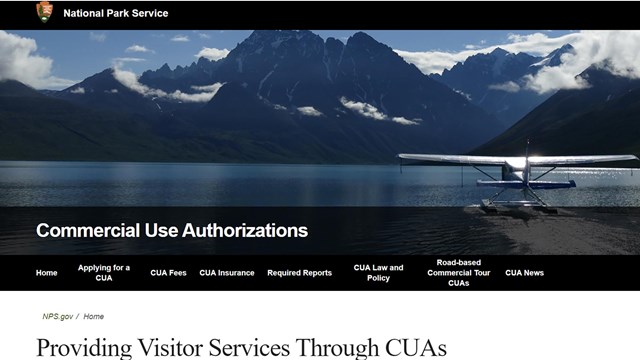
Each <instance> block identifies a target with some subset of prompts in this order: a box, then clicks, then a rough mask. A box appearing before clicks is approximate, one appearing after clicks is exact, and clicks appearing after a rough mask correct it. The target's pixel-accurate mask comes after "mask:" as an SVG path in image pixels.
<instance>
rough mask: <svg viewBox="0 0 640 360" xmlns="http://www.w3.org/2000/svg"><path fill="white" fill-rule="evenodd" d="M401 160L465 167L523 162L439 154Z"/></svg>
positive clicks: (508, 157) (401, 156)
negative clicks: (463, 165)
mask: <svg viewBox="0 0 640 360" xmlns="http://www.w3.org/2000/svg"><path fill="white" fill-rule="evenodd" d="M398 157H399V158H401V159H410V160H420V161H437V162H446V163H453V164H467V165H504V164H505V163H507V162H517V161H523V162H524V156H522V157H520V156H473V155H439V154H398Z"/></svg>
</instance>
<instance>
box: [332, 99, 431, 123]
mask: <svg viewBox="0 0 640 360" xmlns="http://www.w3.org/2000/svg"><path fill="white" fill-rule="evenodd" d="M340 102H341V103H342V105H343V106H344V107H346V108H347V109H349V110H352V111H355V112H357V113H358V114H360V115H362V116H364V117H367V118H370V119H373V120H378V121H393V122H395V123H398V124H401V125H418V122H419V121H421V120H420V119H414V120H409V119H406V118H404V117H392V118H389V117H388V116H387V115H386V114H384V113H382V112H380V111H379V110H378V108H376V107H375V106H373V105H371V104H367V103H363V102H358V101H351V100H348V99H347V98H345V97H341V98H340Z"/></svg>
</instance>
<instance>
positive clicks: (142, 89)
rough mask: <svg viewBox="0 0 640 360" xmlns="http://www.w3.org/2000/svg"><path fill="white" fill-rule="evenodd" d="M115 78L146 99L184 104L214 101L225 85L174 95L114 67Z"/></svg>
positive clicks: (180, 92) (218, 84) (203, 87)
mask: <svg viewBox="0 0 640 360" xmlns="http://www.w3.org/2000/svg"><path fill="white" fill-rule="evenodd" d="M113 77H114V78H115V79H116V80H118V81H119V82H120V83H121V84H122V85H124V86H125V87H127V88H128V89H130V90H132V91H135V92H137V93H138V94H141V95H143V96H145V97H159V98H164V99H170V100H177V101H183V102H207V101H209V100H211V99H213V97H214V96H215V95H216V93H217V92H218V90H220V88H221V87H222V86H223V85H224V83H215V84H211V85H205V86H200V87H195V88H196V89H195V90H202V92H198V93H193V94H189V93H184V92H182V91H180V90H176V91H174V92H172V93H167V92H166V91H163V90H160V89H154V88H152V87H149V86H147V85H144V84H142V83H140V82H139V81H138V76H137V75H136V74H135V73H133V72H131V71H126V70H122V69H120V68H119V67H117V66H114V68H113Z"/></svg>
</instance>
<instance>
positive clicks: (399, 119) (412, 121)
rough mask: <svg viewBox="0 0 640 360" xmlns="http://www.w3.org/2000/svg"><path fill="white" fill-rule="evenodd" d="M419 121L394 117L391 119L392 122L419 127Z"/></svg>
mask: <svg viewBox="0 0 640 360" xmlns="http://www.w3.org/2000/svg"><path fill="white" fill-rule="evenodd" d="M418 120H419V119H414V120H409V119H407V118H404V117H402V116H399V117H392V118H391V121H393V122H396V123H398V124H401V125H418V123H419V121H418Z"/></svg>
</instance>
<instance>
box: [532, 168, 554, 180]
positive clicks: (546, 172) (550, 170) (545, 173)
mask: <svg viewBox="0 0 640 360" xmlns="http://www.w3.org/2000/svg"><path fill="white" fill-rule="evenodd" d="M555 169H556V166H554V167H552V168H551V169H549V171H545V172H544V173H543V174H542V175H540V176H538V177H537V178H535V179H533V181H536V180H538V179H540V178H541V177H543V176H545V175H547V174H548V173H550V172H552V171H553V170H555Z"/></svg>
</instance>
